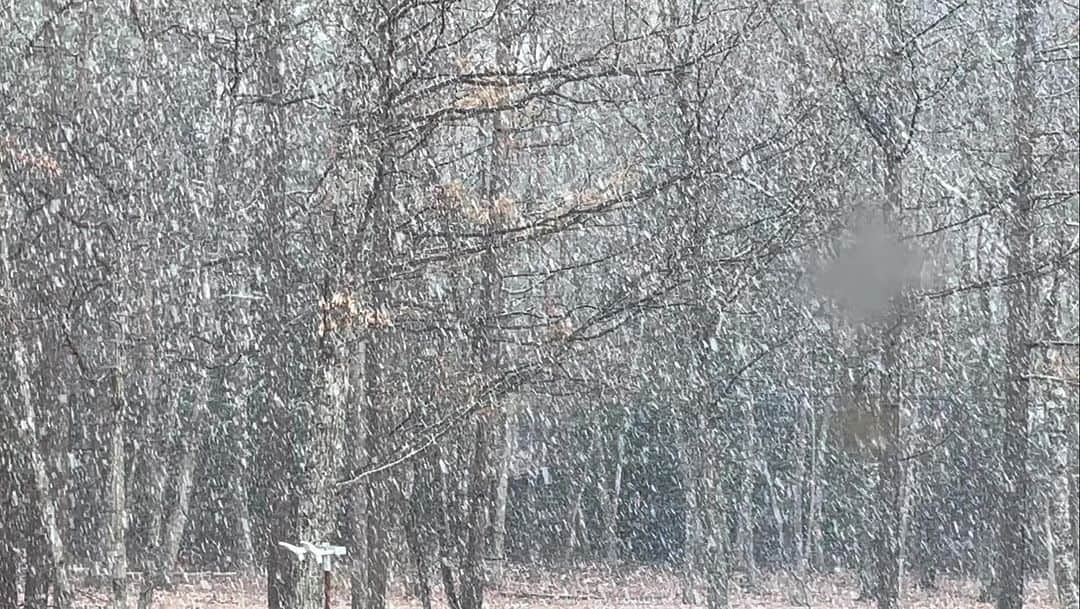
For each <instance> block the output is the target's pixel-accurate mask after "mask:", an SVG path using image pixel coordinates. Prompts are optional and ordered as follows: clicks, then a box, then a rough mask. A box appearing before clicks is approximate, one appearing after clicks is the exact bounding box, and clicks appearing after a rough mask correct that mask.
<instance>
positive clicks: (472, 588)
mask: <svg viewBox="0 0 1080 609" xmlns="http://www.w3.org/2000/svg"><path fill="white" fill-rule="evenodd" d="M489 425H490V423H489V421H488V420H486V417H478V418H477V419H476V421H475V423H474V426H473V438H474V440H473V450H472V457H471V460H470V464H469V482H468V489H469V492H468V500H467V515H466V523H465V527H466V530H465V555H464V556H463V558H462V564H461V595H460V601H461V609H481V608H482V607H483V605H484V565H483V562H482V559H483V555H482V554H483V548H484V530H485V528H486V527H485V524H486V523H485V518H484V516H485V512H486V508H487V503H488V501H489V498H488V497H486V496H485V495H486V492H485V491H486V489H487V487H488V484H487V468H488V446H489V444H490V440H489V439H488V434H489V433H490V430H489V429H488V426H489Z"/></svg>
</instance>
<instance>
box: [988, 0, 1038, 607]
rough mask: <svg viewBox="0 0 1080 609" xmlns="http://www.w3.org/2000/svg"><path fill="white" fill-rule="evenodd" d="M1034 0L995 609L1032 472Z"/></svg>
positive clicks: (1014, 593) (1018, 113)
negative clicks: (1029, 430) (1029, 442)
mask: <svg viewBox="0 0 1080 609" xmlns="http://www.w3.org/2000/svg"><path fill="white" fill-rule="evenodd" d="M1035 19H1036V13H1035V0H1017V8H1016V27H1015V36H1016V45H1015V57H1014V61H1015V68H1014V69H1015V73H1014V96H1013V97H1014V103H1015V107H1014V120H1013V124H1014V128H1015V133H1014V140H1015V141H1014V143H1015V149H1014V153H1013V154H1014V156H1013V169H1014V175H1013V181H1012V188H1011V190H1012V192H1011V198H1012V205H1011V210H1010V211H1011V213H1010V214H1008V222H1009V231H1008V238H1007V240H1008V263H1007V265H1008V275H1009V276H1010V277H1013V278H1014V280H1013V281H1012V283H1010V284H1009V285H1008V286H1007V287H1006V295H1005V300H1006V309H1007V311H1008V321H1007V324H1008V325H1007V328H1006V372H1005V374H1006V377H1005V422H1004V424H1005V427H1004V431H1003V434H1004V436H1003V438H1002V444H1001V463H1002V467H1003V472H1002V473H1003V476H1002V481H1003V483H1004V487H1003V489H1002V491H1003V492H1002V498H1003V499H1002V509H1001V512H1000V516H999V518H1000V521H999V526H998V534H999V536H1000V539H1001V550H1000V554H999V555H998V560H999V563H998V569H997V572H998V577H999V581H1000V590H999V595H998V599H997V607H998V609H1021V607H1023V605H1024V577H1025V568H1024V561H1025V557H1026V555H1027V539H1026V529H1027V525H1028V519H1027V505H1028V488H1029V486H1030V475H1029V472H1028V469H1027V460H1028V448H1027V445H1028V439H1029V432H1028V402H1029V401H1030V386H1029V384H1030V380H1029V377H1028V375H1029V374H1031V351H1030V348H1029V346H1028V341H1029V340H1030V339H1031V307H1032V298H1031V290H1032V277H1031V270H1030V265H1031V229H1032V214H1031V205H1032V204H1031V181H1032V179H1033V177H1034V173H1033V171H1032V156H1033V154H1032V149H1033V147H1032V133H1031V130H1032V126H1031V121H1032V118H1033V114H1034V104H1035V100H1034V95H1033V90H1034V87H1033V84H1034V83H1033V80H1034V53H1035Z"/></svg>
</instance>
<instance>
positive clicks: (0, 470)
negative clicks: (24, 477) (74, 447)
mask: <svg viewBox="0 0 1080 609" xmlns="http://www.w3.org/2000/svg"><path fill="white" fill-rule="evenodd" d="M3 400H4V408H5V412H10V410H8V405H7V401H8V400H7V398H6V396H5V397H4V398H3ZM12 434H13V432H12V430H10V429H9V426H8V421H7V415H6V414H5V415H3V416H2V418H0V438H2V441H0V556H3V557H5V558H4V559H3V560H0V607H16V606H18V604H19V581H18V579H19V568H18V567H19V562H18V561H17V560H15V558H14V557H15V556H16V548H17V547H18V542H19V533H18V522H19V520H20V519H19V517H18V508H16V503H17V502H18V496H19V495H18V490H19V484H18V479H17V477H16V475H15V465H16V461H15V451H14V450H12V449H13V448H14V447H15V445H14V443H13V442H11V443H9V440H8V437H9V435H12Z"/></svg>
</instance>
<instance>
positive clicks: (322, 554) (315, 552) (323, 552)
mask: <svg viewBox="0 0 1080 609" xmlns="http://www.w3.org/2000/svg"><path fill="white" fill-rule="evenodd" d="M278 545H279V546H281V547H282V548H285V549H286V550H288V551H289V552H291V553H292V554H293V555H295V556H296V559H297V560H299V561H300V562H301V563H303V562H304V559H305V558H307V557H308V556H311V557H312V558H314V559H315V560H317V561H319V565H320V566H322V571H323V608H324V609H330V598H331V595H330V588H331V578H330V572H331V571H332V570H333V568H334V557H335V556H345V546H332V545H330V544H326V543H320V544H318V545H316V544H313V543H311V542H310V541H302V542H300V545H298V546H294V545H293V544H291V543H288V542H286V541H279V542H278Z"/></svg>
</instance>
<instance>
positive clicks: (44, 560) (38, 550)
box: [23, 522, 52, 609]
mask: <svg viewBox="0 0 1080 609" xmlns="http://www.w3.org/2000/svg"><path fill="white" fill-rule="evenodd" d="M28 541H29V543H28V544H27V545H26V576H25V578H24V580H23V581H24V582H25V584H24V586H23V597H24V598H23V607H25V609H47V608H48V606H49V585H50V584H51V583H52V577H51V573H50V571H51V568H50V567H51V565H50V564H49V550H48V543H47V542H46V540H45V533H44V531H43V530H42V529H41V524H40V523H38V522H34V523H33V526H32V528H31V529H30V533H29V535H28Z"/></svg>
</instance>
